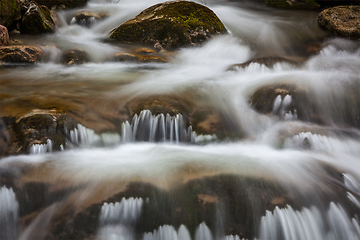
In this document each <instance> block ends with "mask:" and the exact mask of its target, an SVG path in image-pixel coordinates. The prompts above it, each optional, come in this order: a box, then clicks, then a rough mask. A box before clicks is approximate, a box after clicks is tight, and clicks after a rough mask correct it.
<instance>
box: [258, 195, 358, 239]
mask: <svg viewBox="0 0 360 240" xmlns="http://www.w3.org/2000/svg"><path fill="white" fill-rule="evenodd" d="M359 237H360V232H359V222H358V220H356V219H355V218H352V219H351V218H350V217H349V216H348V215H347V213H346V211H345V210H344V208H343V207H342V206H340V205H339V204H335V203H333V202H331V203H330V207H329V210H328V211H327V216H323V215H322V213H321V212H320V210H319V209H318V208H316V207H311V208H310V209H308V208H303V209H302V210H301V211H297V210H294V209H293V208H292V207H291V206H287V207H286V208H282V209H281V208H279V207H276V208H275V210H274V212H270V211H267V212H266V215H265V216H264V217H262V219H261V223H260V230H259V240H275V239H276V240H290V239H292V240H297V239H298V240H301V239H319V240H321V239H324V240H325V239H327V240H338V239H352V240H356V239H359Z"/></svg>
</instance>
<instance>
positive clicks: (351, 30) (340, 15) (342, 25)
mask: <svg viewBox="0 0 360 240" xmlns="http://www.w3.org/2000/svg"><path fill="white" fill-rule="evenodd" d="M318 24H319V26H320V27H321V28H323V29H325V30H327V31H328V32H330V33H331V34H334V35H336V36H342V37H346V38H351V39H358V38H360V6H355V5H354V6H351V5H350V6H337V7H332V8H328V9H325V10H323V11H322V12H321V13H320V14H319V16H318Z"/></svg>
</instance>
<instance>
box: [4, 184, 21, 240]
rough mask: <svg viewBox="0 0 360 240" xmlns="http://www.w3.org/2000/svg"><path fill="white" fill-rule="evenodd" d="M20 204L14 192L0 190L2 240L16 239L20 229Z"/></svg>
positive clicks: (5, 188)
mask: <svg viewBox="0 0 360 240" xmlns="http://www.w3.org/2000/svg"><path fill="white" fill-rule="evenodd" d="M18 216H19V203H18V201H17V200H16V196H15V193H14V191H13V190H12V189H11V188H10V189H8V188H7V187H5V186H4V187H1V188H0V239H16V237H17V234H18V232H17V229H18V223H17V221H18Z"/></svg>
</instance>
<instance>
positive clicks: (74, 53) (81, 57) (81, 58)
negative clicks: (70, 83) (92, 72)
mask: <svg viewBox="0 0 360 240" xmlns="http://www.w3.org/2000/svg"><path fill="white" fill-rule="evenodd" d="M62 59H63V60H62V62H63V63H64V64H66V65H74V64H83V63H87V62H89V61H90V57H89V55H88V54H87V53H86V52H85V51H83V50H79V49H74V50H68V51H66V52H64V54H63V57H62Z"/></svg>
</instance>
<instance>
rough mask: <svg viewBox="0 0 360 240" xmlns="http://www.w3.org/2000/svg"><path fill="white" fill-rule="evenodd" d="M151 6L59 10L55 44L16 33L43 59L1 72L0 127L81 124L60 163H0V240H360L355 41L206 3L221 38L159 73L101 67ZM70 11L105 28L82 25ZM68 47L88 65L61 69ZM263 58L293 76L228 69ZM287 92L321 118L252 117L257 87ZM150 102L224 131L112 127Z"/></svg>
mask: <svg viewBox="0 0 360 240" xmlns="http://www.w3.org/2000/svg"><path fill="white" fill-rule="evenodd" d="M159 2H162V1H159V0H120V1H112V2H111V1H106V0H90V1H89V3H88V4H87V6H86V7H84V8H83V9H72V10H67V11H65V10H59V11H58V12H57V13H58V18H59V24H60V27H59V28H58V30H57V32H56V33H54V34H51V35H44V36H32V37H30V36H22V35H16V34H13V35H12V36H11V37H12V38H16V39H18V40H19V41H22V42H24V43H26V44H39V45H41V46H43V49H44V51H45V52H46V54H47V58H46V61H45V62H42V63H39V64H37V65H36V66H33V67H24V66H17V67H11V68H2V69H0V84H1V88H0V96H1V99H0V104H1V115H2V116H5V117H6V116H10V115H13V116H21V115H23V114H25V113H27V112H28V111H31V110H32V109H41V108H44V109H48V108H51V107H52V106H57V107H63V108H64V109H66V110H70V111H72V112H75V115H76V116H77V118H78V119H81V120H82V121H80V122H81V124H78V125H77V126H76V128H74V129H72V130H71V131H69V133H68V135H67V139H68V143H67V144H65V145H61V146H59V147H60V149H61V151H54V145H53V144H54V143H53V142H52V141H51V140H48V141H47V142H46V143H43V144H34V145H32V146H31V147H30V149H29V151H28V153H29V154H24V155H17V156H7V157H4V158H2V159H1V160H0V175H1V185H0V224H1V226H0V238H1V239H21V240H22V239H24V240H25V239H101V240H110V239H111V240H112V239H121V240H122V239H126V240H137V239H139V240H165V239H166V240H168V239H178V240H240V239H254V240H255V239H257V240H260V239H261V240H280V239H284V240H294V239H298V240H305V239H314V240H315V239H316V240H320V239H324V240H325V239H326V240H345V239H347V240H350V239H353V240H359V239H360V130H359V128H360V124H359V123H360V120H359V117H360V109H359V107H360V100H359V99H357V98H359V93H360V46H359V43H358V42H356V41H351V40H346V39H342V38H329V36H328V35H327V34H326V33H325V32H323V31H322V30H320V29H319V28H318V26H317V23H316V18H317V14H318V13H317V12H311V11H285V10H277V9H271V8H267V7H265V6H264V5H263V4H262V3H261V2H256V1H226V0H217V1H213V0H211V1H210V0H207V1H206V2H200V3H202V4H205V5H206V6H207V7H209V8H211V9H212V10H213V11H214V12H215V13H216V14H217V16H218V17H219V18H220V19H221V21H222V22H223V23H224V25H225V26H226V28H227V29H228V31H229V33H230V34H227V35H223V36H219V37H215V38H213V39H211V40H210V41H208V42H207V43H206V44H204V45H203V46H201V47H190V48H183V49H180V50H179V51H177V52H165V53H163V54H164V55H165V56H166V57H167V58H168V59H170V62H169V63H128V62H108V61H105V60H106V59H108V58H109V56H111V55H112V54H114V53H116V52H126V51H128V50H129V49H131V48H132V47H133V46H127V45H126V44H116V43H113V42H109V41H106V39H107V36H108V35H109V32H110V31H111V30H112V29H113V28H115V27H117V26H119V25H120V24H121V23H123V22H125V21H127V20H128V19H130V18H132V17H134V16H136V15H137V14H138V13H139V12H141V11H142V10H144V9H146V8H147V7H149V6H151V5H154V4H156V3H159ZM198 2H199V1H198ZM80 10H87V11H96V12H104V13H106V15H107V18H105V19H103V20H100V21H96V20H95V19H92V20H91V21H90V22H82V23H80V24H77V23H76V22H75V20H74V19H73V18H72V16H73V15H74V13H75V12H77V11H80ZM314 46H316V51H315V50H314V51H312V50H311V47H314ZM60 49H61V50H60ZM67 49H82V50H84V51H86V52H87V53H88V54H89V55H90V58H91V62H90V63H85V64H82V65H74V66H65V65H63V64H62V63H61V60H60V56H61V51H64V50H67ZM309 49H310V50H309ZM268 56H280V57H284V58H286V59H290V60H292V61H294V62H297V63H298V64H292V63H291V62H282V61H279V62H276V63H274V65H273V66H266V65H265V64H260V63H256V62H254V63H250V64H248V65H246V66H245V67H235V68H233V69H232V71H229V70H228V69H229V68H230V67H231V66H232V65H233V64H240V63H244V62H247V61H249V60H252V59H255V58H261V57H268ZM284 83H286V84H291V85H292V86H296V87H297V88H298V89H306V90H307V91H308V92H310V93H311V98H312V99H311V101H312V102H313V105H311V106H314V109H317V117H318V118H319V119H322V120H321V121H315V120H313V119H312V118H310V117H308V118H307V116H305V117H304V115H303V114H302V112H301V111H300V110H301V109H299V108H301V107H302V106H305V108H307V106H308V105H306V102H302V100H303V99H300V100H299V98H296V96H292V95H291V94H287V95H285V96H283V95H281V94H280V93H279V95H278V96H277V97H276V98H275V100H274V101H273V100H271V101H273V102H271V106H272V112H271V113H269V114H261V113H259V112H257V111H255V109H254V107H253V106H251V104H250V103H249V99H250V98H251V96H252V95H253V94H254V93H255V92H256V91H257V90H258V89H259V88H261V87H263V86H268V85H271V84H273V85H274V84H284ZM158 95H170V96H171V95H174V96H180V97H183V98H185V97H186V98H187V99H190V100H189V101H194V102H196V103H197V104H198V105H199V106H202V107H206V109H212V110H213V111H214V112H217V113H218V114H219V115H220V116H222V119H223V120H222V121H224V122H226V124H227V129H228V132H225V133H221V134H219V135H217V132H216V131H215V132H213V133H209V134H200V133H197V132H196V130H194V129H195V128H193V126H191V125H190V126H189V125H187V124H188V122H187V120H186V116H185V115H184V116H183V115H181V114H175V115H170V114H166V113H164V114H155V113H152V112H151V111H149V110H146V109H143V111H141V112H140V113H138V114H137V115H135V116H134V117H132V118H131V119H127V120H124V121H123V119H122V118H121V117H119V109H120V108H121V107H122V105H121V104H122V103H123V102H132V101H136V99H138V98H141V97H149V96H158ZM296 101H297V102H296ZM299 101H300V102H299ZM304 101H307V100H306V99H305V100H304ZM352 101H357V103H358V105H356V104H355V106H356V107H357V109H352V110H348V109H349V107H348V106H349V104H350V105H351V104H352V103H353V102H352ZM290 106H295V108H292V109H291V110H289V109H290ZM296 107H298V109H296ZM349 112H350V113H349ZM111 119H116V121H112V120H111ZM229 129H230V130H229ZM231 131H233V132H241V134H240V135H235V136H234V135H232V134H231ZM220 135H221V136H220Z"/></svg>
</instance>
